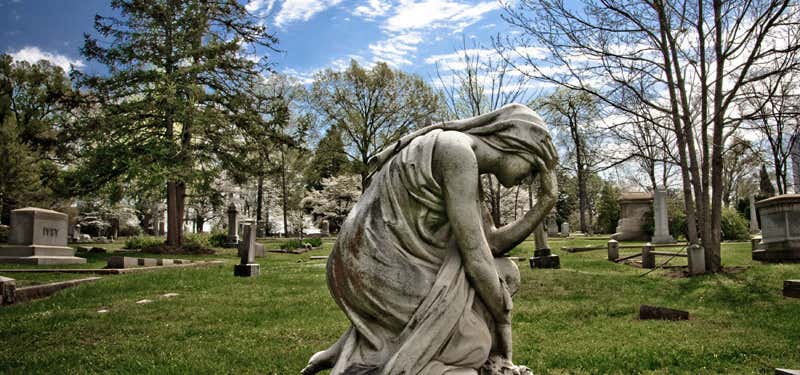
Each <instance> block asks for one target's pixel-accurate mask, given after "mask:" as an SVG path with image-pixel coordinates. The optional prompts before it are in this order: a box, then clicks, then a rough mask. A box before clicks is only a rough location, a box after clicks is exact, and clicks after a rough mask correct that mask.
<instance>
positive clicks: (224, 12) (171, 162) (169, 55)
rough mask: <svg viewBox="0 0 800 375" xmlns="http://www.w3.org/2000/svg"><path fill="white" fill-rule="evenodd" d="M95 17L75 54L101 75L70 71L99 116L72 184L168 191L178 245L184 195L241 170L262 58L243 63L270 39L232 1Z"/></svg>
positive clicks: (152, 4) (127, 6) (153, 4)
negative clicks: (209, 177)
mask: <svg viewBox="0 0 800 375" xmlns="http://www.w3.org/2000/svg"><path fill="white" fill-rule="evenodd" d="M111 5H112V7H113V8H115V9H116V11H117V13H118V14H119V17H103V16H99V15H98V16H97V17H96V19H95V29H96V30H97V32H98V34H99V36H100V38H101V39H95V38H94V37H92V36H89V35H87V36H86V41H85V44H84V46H83V48H82V53H83V54H84V56H86V57H87V58H88V59H90V60H94V61H97V62H100V63H102V64H104V65H106V67H107V68H108V74H107V75H102V76H87V75H82V74H79V73H75V75H76V77H77V79H78V80H79V82H80V83H81V84H82V85H83V86H84V87H85V88H86V89H89V90H90V92H91V95H90V96H88V99H89V103H88V105H89V106H90V108H92V109H95V110H97V112H98V113H97V115H96V116H93V117H92V118H90V119H89V120H88V121H85V123H84V124H83V126H82V127H81V129H80V132H79V134H82V135H83V136H82V138H81V139H80V143H81V145H82V146H83V149H84V152H83V154H82V157H83V159H84V162H83V163H82V166H81V167H80V168H78V169H77V170H75V171H73V172H74V173H72V175H71V177H72V180H71V181H70V182H71V187H72V188H73V189H74V191H76V192H81V191H83V192H85V191H92V190H94V189H97V188H99V187H100V186H102V185H106V184H113V183H120V181H141V182H144V181H146V182H145V183H146V184H147V185H161V186H164V187H166V197H167V216H168V225H167V231H168V236H167V244H169V245H172V246H180V245H181V243H182V228H183V223H182V221H183V217H184V204H185V199H186V193H187V188H190V187H191V185H192V184H194V183H196V182H197V181H198V180H203V179H204V177H202V175H203V174H214V175H218V174H219V173H220V171H222V170H235V169H236V168H237V167H240V166H241V163H242V160H241V157H240V155H241V154H242V144H243V142H241V140H242V139H243V138H244V134H246V132H247V131H248V130H249V127H251V126H253V123H254V122H253V121H252V118H253V117H254V116H258V114H255V113H253V112H252V110H251V109H252V108H253V105H252V98H253V97H254V96H255V94H254V92H253V91H252V90H250V89H251V88H253V87H254V86H255V82H257V81H260V79H261V75H260V73H259V68H262V69H263V68H266V66H265V65H264V64H266V60H265V59H262V60H261V61H260V62H259V63H256V62H253V61H252V59H249V58H248V56H249V55H251V54H253V53H255V52H256V48H267V49H269V48H272V46H273V45H274V44H275V43H276V42H277V41H276V39H275V38H274V37H273V36H272V35H270V34H269V33H267V31H266V29H265V27H264V26H262V25H261V23H260V22H259V20H257V19H256V18H255V17H254V16H252V15H251V14H250V13H248V11H247V10H246V9H245V7H244V5H242V4H240V2H238V1H235V0H221V1H213V2H210V1H202V0H190V1H179V0H114V1H112V2H111ZM80 176H83V177H80Z"/></svg>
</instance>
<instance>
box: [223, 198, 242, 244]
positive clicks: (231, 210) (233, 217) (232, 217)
mask: <svg viewBox="0 0 800 375" xmlns="http://www.w3.org/2000/svg"><path fill="white" fill-rule="evenodd" d="M238 214H239V211H237V210H236V205H235V204H233V203H231V205H230V206H228V238H227V239H226V241H225V244H224V245H223V247H237V246H238V245H239V235H238V234H237V233H236V229H237V228H238V226H239V223H238V222H237V220H238V218H237V215H238Z"/></svg>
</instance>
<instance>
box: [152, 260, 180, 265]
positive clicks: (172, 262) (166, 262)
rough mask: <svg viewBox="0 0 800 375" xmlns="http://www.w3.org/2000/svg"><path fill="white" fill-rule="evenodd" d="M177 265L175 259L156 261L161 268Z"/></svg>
mask: <svg viewBox="0 0 800 375" xmlns="http://www.w3.org/2000/svg"><path fill="white" fill-rule="evenodd" d="M174 264H175V260H174V259H156V265H159V266H171V265H174Z"/></svg>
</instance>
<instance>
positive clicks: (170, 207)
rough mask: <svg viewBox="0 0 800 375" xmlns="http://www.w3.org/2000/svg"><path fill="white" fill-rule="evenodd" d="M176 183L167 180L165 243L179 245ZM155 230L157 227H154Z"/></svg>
mask: <svg viewBox="0 0 800 375" xmlns="http://www.w3.org/2000/svg"><path fill="white" fill-rule="evenodd" d="M177 215H178V183H177V182H175V181H170V182H167V245H170V246H180V238H179V236H178V232H179V230H178V216H177ZM155 230H156V232H157V231H158V228H156V229H155Z"/></svg>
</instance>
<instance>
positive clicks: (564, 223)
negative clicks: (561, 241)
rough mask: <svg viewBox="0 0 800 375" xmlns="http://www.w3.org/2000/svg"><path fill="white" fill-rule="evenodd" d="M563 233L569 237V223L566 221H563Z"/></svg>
mask: <svg viewBox="0 0 800 375" xmlns="http://www.w3.org/2000/svg"><path fill="white" fill-rule="evenodd" d="M561 235H562V236H564V237H569V223H568V222H566V221H565V222H563V223H561Z"/></svg>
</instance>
